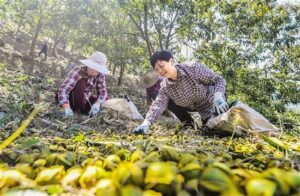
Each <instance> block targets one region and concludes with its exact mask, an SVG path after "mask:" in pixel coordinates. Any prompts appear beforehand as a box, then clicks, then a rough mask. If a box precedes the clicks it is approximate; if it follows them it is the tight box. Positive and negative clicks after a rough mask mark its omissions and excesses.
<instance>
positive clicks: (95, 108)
mask: <svg viewBox="0 0 300 196" xmlns="http://www.w3.org/2000/svg"><path fill="white" fill-rule="evenodd" d="M99 112H100V103H98V102H97V103H94V104H93V105H92V108H91V110H90V112H89V117H93V116H95V115H97V114H98V113H99Z"/></svg>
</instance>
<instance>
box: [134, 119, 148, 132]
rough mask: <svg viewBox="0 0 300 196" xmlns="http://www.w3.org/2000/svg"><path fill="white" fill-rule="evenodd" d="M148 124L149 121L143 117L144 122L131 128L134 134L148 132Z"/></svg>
mask: <svg viewBox="0 0 300 196" xmlns="http://www.w3.org/2000/svg"><path fill="white" fill-rule="evenodd" d="M150 125H151V123H150V121H149V120H147V119H145V120H144V122H143V123H142V124H141V125H140V126H138V127H136V128H134V129H133V130H132V133H134V134H148V133H149V127H150Z"/></svg>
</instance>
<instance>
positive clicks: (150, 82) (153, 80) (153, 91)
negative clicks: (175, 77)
mask: <svg viewBox="0 0 300 196" xmlns="http://www.w3.org/2000/svg"><path fill="white" fill-rule="evenodd" d="M162 81H163V78H162V77H160V76H159V75H158V73H156V72H155V71H154V70H151V71H148V72H147V73H146V74H144V75H143V76H142V78H141V82H140V85H141V87H142V88H145V89H146V101H147V105H148V106H149V107H150V106H151V104H152V102H153V101H154V100H155V98H156V97H157V95H158V92H159V89H160V83H161V82H162Z"/></svg>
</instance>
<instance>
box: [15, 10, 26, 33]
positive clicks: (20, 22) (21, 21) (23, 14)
mask: <svg viewBox="0 0 300 196" xmlns="http://www.w3.org/2000/svg"><path fill="white" fill-rule="evenodd" d="M21 15H22V16H25V10H24V11H23V12H22V14H21ZM24 18H25V17H21V19H20V21H19V22H18V27H17V32H16V38H18V35H19V32H20V30H21V27H22V24H23V21H24Z"/></svg>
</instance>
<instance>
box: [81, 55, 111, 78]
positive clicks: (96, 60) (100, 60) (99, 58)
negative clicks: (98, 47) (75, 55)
mask: <svg viewBox="0 0 300 196" xmlns="http://www.w3.org/2000/svg"><path fill="white" fill-rule="evenodd" d="M79 61H80V62H81V63H83V64H84V65H86V66H88V67H89V68H91V69H94V70H96V71H98V72H100V73H102V74H108V69H107V67H106V61H107V59H106V56H105V54H103V53H102V52H94V53H93V54H92V55H91V56H90V57H89V58H87V59H84V60H79Z"/></svg>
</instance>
